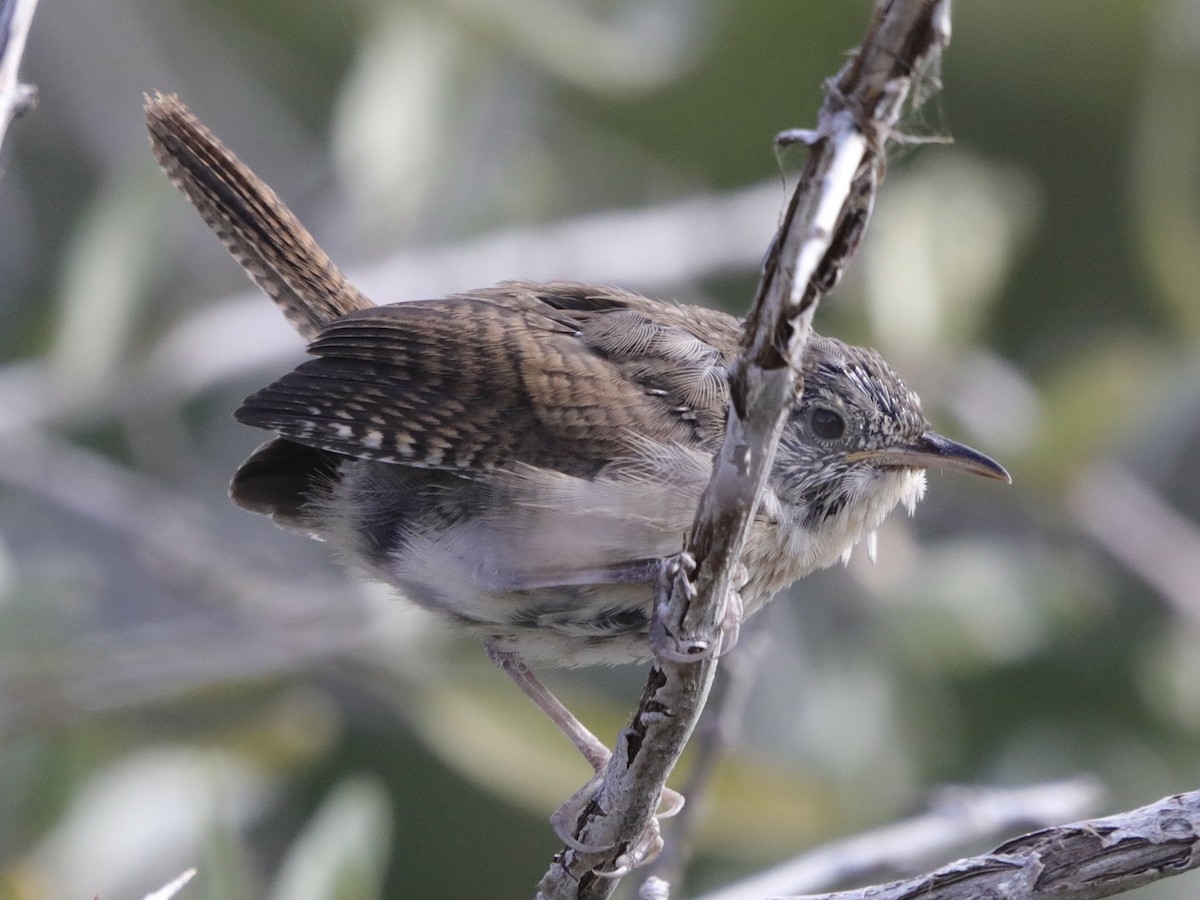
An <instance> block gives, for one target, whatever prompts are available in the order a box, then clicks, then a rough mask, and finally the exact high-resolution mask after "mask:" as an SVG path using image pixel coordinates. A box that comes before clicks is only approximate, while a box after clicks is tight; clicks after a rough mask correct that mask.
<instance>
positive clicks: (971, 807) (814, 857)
mask: <svg viewBox="0 0 1200 900" xmlns="http://www.w3.org/2000/svg"><path fill="white" fill-rule="evenodd" d="M1103 794H1104V791H1103V789H1102V788H1101V787H1100V785H1099V784H1098V783H1097V782H1096V781H1095V780H1094V779H1092V778H1089V777H1086V776H1079V777H1076V778H1071V779H1068V780H1066V781H1057V782H1049V783H1043V784H1033V785H1027V786H1023V787H1012V788H996V787H947V788H942V789H941V790H939V791H937V792H935V794H934V795H933V798H932V802H931V803H930V806H929V808H928V809H927V810H926V811H925V812H923V813H921V814H919V815H916V816H913V817H912V818H909V819H905V820H903V821H900V822H895V823H892V824H890V825H884V826H882V827H880V828H874V829H872V830H870V831H865V832H862V833H861V834H855V835H851V836H849V837H845V838H841V839H839V840H835V841H832V842H830V843H828V844H825V845H823V846H820V847H816V848H814V849H812V850H809V851H807V852H805V853H802V854H801V855H799V856H797V857H795V858H794V859H790V860H788V861H787V862H784V863H780V864H779V865H777V866H773V867H772V868H770V869H767V870H765V871H763V872H759V873H757V874H755V875H752V876H750V877H748V878H745V879H743V880H741V881H738V882H736V883H734V884H731V885H728V886H727V887H724V888H721V889H720V890H717V891H714V892H712V893H710V894H705V895H704V896H703V897H700V898H698V900H763V898H764V897H777V896H779V895H780V894H792V893H795V892H796V891H815V890H825V889H828V888H831V887H836V886H837V885H840V884H853V883H855V882H862V881H868V880H870V879H872V878H879V877H884V876H886V875H905V874H911V873H913V872H920V871H921V870H922V869H924V868H925V867H926V866H930V865H935V864H937V863H938V862H940V861H941V860H944V859H945V858H946V857H947V856H950V855H951V854H953V853H956V852H964V851H966V850H968V849H971V847H972V845H974V847H978V846H979V845H980V844H981V843H983V842H984V841H993V840H997V839H1000V838H1002V837H1004V836H1005V835H1008V834H1012V833H1013V832H1014V831H1019V830H1021V829H1025V828H1040V827H1046V826H1051V825H1055V824H1057V823H1059V822H1061V821H1063V819H1070V818H1073V817H1075V816H1080V815H1084V814H1086V813H1088V812H1091V811H1092V810H1094V809H1096V808H1097V807H1098V806H1099V805H1100V801H1101V798H1102V796H1103Z"/></svg>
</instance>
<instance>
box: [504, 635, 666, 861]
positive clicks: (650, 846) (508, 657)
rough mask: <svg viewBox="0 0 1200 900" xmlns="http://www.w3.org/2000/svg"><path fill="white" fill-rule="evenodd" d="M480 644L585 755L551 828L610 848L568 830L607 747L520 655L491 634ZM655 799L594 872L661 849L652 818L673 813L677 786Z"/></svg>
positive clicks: (589, 849)
mask: <svg viewBox="0 0 1200 900" xmlns="http://www.w3.org/2000/svg"><path fill="white" fill-rule="evenodd" d="M484 647H485V648H486V649H487V655H488V658H489V659H490V660H491V661H492V662H493V663H495V664H496V667H497V668H498V669H500V671H501V672H503V673H504V674H505V675H507V676H508V677H509V679H510V680H511V681H512V682H513V684H515V685H516V686H517V687H519V688H520V689H521V692H522V693H523V694H525V696H526V697H528V698H529V699H530V700H532V701H533V702H534V703H536V704H537V707H538V709H540V710H541V711H542V712H544V713H545V714H546V715H547V716H548V717H549V718H550V721H551V722H553V723H554V724H555V725H556V726H557V727H558V730H559V731H561V732H562V733H563V734H565V735H566V736H567V738H568V739H569V740H570V741H571V743H572V744H574V745H575V748H576V749H577V750H578V751H579V752H580V753H582V754H583V758H584V759H586V760H587V761H588V764H589V765H590V766H591V767H592V770H593V771H594V772H595V775H594V776H593V777H592V779H591V780H590V781H588V783H587V784H585V785H584V786H583V787H582V788H580V789H579V790H578V791H576V792H575V794H574V795H572V796H571V797H570V799H568V800H567V802H566V803H564V804H563V805H562V806H560V807H559V808H558V809H557V810H555V811H554V813H553V815H551V816H550V824H551V826H552V827H553V828H554V833H555V834H556V835H557V836H558V837H559V838H560V839H561V840H562V842H563V843H564V844H566V845H567V846H568V847H570V848H571V849H572V850H575V851H577V852H579V853H603V852H605V851H606V850H610V849H611V846H608V845H605V846H601V845H596V844H586V843H584V842H582V841H580V840H577V839H576V838H575V835H574V834H573V833H572V832H573V830H574V827H573V826H574V824H575V823H576V822H577V821H578V820H579V815H580V813H581V812H582V811H583V808H584V806H585V805H586V804H587V803H588V801H590V800H591V799H592V795H593V794H595V792H596V788H597V787H599V785H600V780H601V778H602V777H603V775H604V770H605V768H606V767H607V766H608V760H609V758H610V757H611V756H612V752H611V751H610V750H609V749H608V748H607V747H606V746H604V744H603V742H601V740H600V739H599V738H598V737H596V736H595V735H594V734H592V733H591V731H589V730H588V728H587V726H586V725H584V724H583V723H582V722H580V721H579V719H578V718H576V717H575V714H574V713H573V712H571V711H570V710H569V709H567V707H566V706H564V705H563V702H562V701H561V700H559V699H558V698H557V697H555V696H554V694H553V692H551V690H550V689H549V688H548V687H546V686H545V685H544V684H542V682H541V679H539V678H538V677H537V676H536V675H534V674H533V671H532V670H531V669H530V668H529V666H527V665H525V661H524V660H523V659H521V657H520V656H518V655H517V654H516V653H514V652H512V651H511V650H501V649H500V648H499V647H497V646H496V644H495V642H494V641H491V640H487V641H484ZM661 802H662V803H663V804H665V807H666V808H665V809H664V810H663V811H662V812H660V813H659V814H658V816H656V817H655V818H653V819H651V821H650V824H649V825H647V826H646V830H645V831H644V832H643V833H642V834H641V835H640V836H639V837H638V839H637V840H636V841H634V842H633V844H632V845H631V846H630V849H629V850H628V851H626V852H625V853H624V854H622V856H621V860H620V861H619V862H618V869H617V870H614V872H609V873H605V872H597V873H596V874H598V875H610V876H613V877H620V876H621V875H625V874H627V872H628V871H629V870H631V869H633V868H636V867H637V866H639V865H642V864H643V863H646V862H649V861H650V860H652V859H654V857H656V856H657V855H658V853H659V851H660V850H661V849H662V835H661V831H660V828H659V825H658V819H659V818H664V819H665V818H669V817H671V816H673V815H675V814H677V813H678V812H679V811H680V810H681V809H683V803H684V799H683V795H682V794H680V793H679V792H678V791H673V790H671V789H670V788H664V789H663V793H662V799H661Z"/></svg>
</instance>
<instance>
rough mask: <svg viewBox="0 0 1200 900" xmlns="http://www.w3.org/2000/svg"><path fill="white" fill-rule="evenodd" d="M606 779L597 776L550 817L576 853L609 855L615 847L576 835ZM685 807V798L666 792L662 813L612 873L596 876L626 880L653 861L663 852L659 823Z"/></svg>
mask: <svg viewBox="0 0 1200 900" xmlns="http://www.w3.org/2000/svg"><path fill="white" fill-rule="evenodd" d="M603 777H604V773H603V770H601V771H600V772H597V773H596V775H595V777H593V778H592V779H591V780H590V781H589V782H588V783H587V784H585V785H584V786H583V787H581V788H580V789H579V790H578V791H576V792H575V793H574V794H573V795H572V796H571V797H570V799H568V800H567V802H566V803H564V804H563V805H562V806H560V807H559V808H558V809H556V810H555V811H554V814H553V815H552V816H550V825H551V827H552V828H553V829H554V833H555V834H556V835H557V836H558V838H559V839H560V840H561V841H562V842H563V843H564V844H566V845H567V847H569V848H570V849H572V850H574V851H576V852H577V853H584V854H588V855H591V854H599V853H607V852H608V851H609V850H611V849H612V848H613V847H614V846H615V844H613V843H589V842H588V841H582V840H580V839H579V838H577V837H575V833H574V832H575V828H576V827H577V826H578V823H579V820H580V818H581V817H582V816H583V815H584V813H585V812H586V810H587V806H588V804H589V803H591V801H592V799H593V797H594V796H595V793H596V791H597V790H598V789H599V787H600V782H601V781H602V780H603ZM683 804H684V796H683V794H681V793H679V792H678V791H673V790H671V789H670V788H663V792H662V795H661V796H660V798H659V807H660V810H659V812H657V813H655V814H654V815H653V816H651V817H650V821H649V822H647V823H646V827H645V828H644V829H643V830H642V833H641V834H640V835H638V836H637V838H636V839H634V840H633V841H631V842H630V843H629V844H628V846H627V847H626V849H625V850H624V851H623V852H622V853H621V854H620V855H619V856H617V858H616V859H615V860H614V861H613V867H612V868H611V869H594V870H593V872H594V873H595V874H596V875H599V876H600V877H601V878H623V877H624V876H626V875H628V874H629V873H630V872H632V871H633V870H634V869H636V868H638V867H639V866H643V865H645V864H646V863H648V862H651V861H653V860H654V859H655V858H656V857H657V856H658V854H659V853H661V852H662V849H663V838H662V826H661V825H660V824H659V820H660V819H669V818H670V817H671V816H674V815H677V814H678V813H679V811H680V810H681V809H683Z"/></svg>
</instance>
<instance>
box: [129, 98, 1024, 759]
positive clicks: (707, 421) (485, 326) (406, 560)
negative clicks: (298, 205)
mask: <svg viewBox="0 0 1200 900" xmlns="http://www.w3.org/2000/svg"><path fill="white" fill-rule="evenodd" d="M147 113H148V121H149V129H150V135H151V142H152V144H153V147H154V152H155V155H156V156H157V158H158V161H159V163H160V164H161V165H162V167H163V169H164V170H165V171H166V173H167V175H168V176H169V177H170V178H171V180H172V181H173V182H174V183H175V184H176V186H177V187H179V188H180V190H182V191H183V192H184V193H185V194H186V195H187V197H188V198H189V199H190V200H191V202H192V203H193V204H194V205H195V206H196V207H197V209H199V210H200V212H201V214H202V215H203V216H204V219H205V221H207V222H208V224H209V225H210V226H211V227H212V228H213V230H214V231H216V233H217V234H218V235H219V236H220V238H221V239H222V240H223V241H224V242H225V244H226V246H227V247H228V248H229V250H230V252H231V253H232V254H233V255H234V257H235V258H236V259H237V260H238V262H239V263H241V264H242V266H243V267H244V268H245V269H246V271H247V273H248V274H249V275H250V277H251V278H253V279H254V281H256V282H257V283H258V284H259V286H260V287H262V288H263V290H265V291H266V293H267V294H269V295H270V296H271V297H272V298H273V299H274V300H275V301H276V302H277V303H278V304H279V306H280V307H281V308H282V310H283V312H284V314H285V315H286V316H287V318H288V320H289V321H290V322H291V323H292V325H293V326H295V328H296V329H297V330H298V331H299V332H300V334H301V335H303V336H304V337H305V338H307V339H309V340H310V341H311V343H310V344H309V346H308V352H309V353H310V354H311V355H312V358H311V359H310V360H308V361H307V362H304V363H302V364H301V365H299V366H298V367H297V368H296V369H294V370H293V371H292V372H290V373H288V374H287V375H284V376H283V377H282V378H280V379H278V380H277V381H275V382H274V383H273V384H271V385H270V386H268V387H266V388H263V389H262V390H260V391H258V392H257V393H255V394H253V395H252V396H251V397H249V398H247V400H246V401H245V403H244V404H243V405H242V406H241V408H240V409H238V411H237V413H236V417H237V419H238V421H240V422H243V423H245V424H247V425H252V426H255V427H258V428H262V429H265V430H267V431H270V432H273V433H274V434H275V437H274V438H273V439H272V440H270V441H268V442H267V443H266V444H264V445H262V446H261V447H259V448H258V450H256V451H255V452H254V453H253V455H251V457H250V458H249V459H248V460H247V461H246V462H245V463H244V464H243V465H242V466H241V468H240V469H239V470H238V472H237V474H236V475H235V477H234V479H233V484H232V488H231V495H232V497H233V501H234V502H235V503H236V504H238V505H239V506H242V507H244V508H246V509H249V510H252V511H254V512H259V513H264V514H266V515H269V516H271V518H272V519H274V521H275V522H276V523H277V524H279V525H281V526H283V527H285V528H288V529H292V530H295V531H298V532H301V533H304V534H307V535H310V536H312V537H315V538H318V539H321V540H324V541H326V542H328V543H329V544H330V545H331V546H332V547H333V548H334V549H335V551H336V552H337V553H338V554H339V555H340V556H342V557H344V558H345V559H347V560H348V561H350V562H351V563H353V564H354V565H356V566H357V567H359V568H361V569H363V570H365V571H366V572H367V573H369V575H370V576H371V577H373V578H376V579H378V580H380V581H383V582H386V583H387V584H390V585H393V586H395V587H396V588H398V589H399V590H400V592H401V593H403V595H404V596H406V597H408V598H409V599H410V600H412V601H413V602H415V603H418V604H420V605H421V606H424V607H426V608H429V609H432V610H434V611H436V612H438V613H441V614H443V615H445V616H447V617H449V618H450V619H452V620H454V621H456V622H458V623H460V624H462V625H464V626H466V627H467V628H469V629H470V630H472V631H474V632H476V633H477V634H479V635H480V636H481V637H482V638H483V639H484V640H485V642H486V643H487V645H488V647H489V650H490V652H491V654H492V656H493V658H494V659H495V660H496V661H497V662H498V663H499V664H500V665H501V667H502V668H504V669H505V671H506V672H507V673H508V674H509V675H510V676H511V677H513V678H514V680H516V681H517V682H518V684H520V685H521V686H522V688H523V689H524V690H525V691H526V692H527V693H529V694H530V696H532V697H534V699H535V700H536V701H537V702H538V703H539V705H541V706H542V707H543V709H545V710H546V711H547V712H548V713H549V714H550V715H551V717H552V718H554V719H555V721H556V722H557V724H559V726H560V727H562V728H563V729H564V731H566V732H567V733H568V736H570V737H571V738H572V740H574V741H575V743H576V744H577V746H579V747H580V749H581V750H583V752H584V753H585V755H587V756H588V758H589V759H590V760H591V761H592V763H593V765H597V766H599V765H601V764H602V763H603V760H604V758H605V757H606V755H607V751H606V750H604V748H603V746H602V745H600V744H599V742H598V741H596V739H595V738H594V737H592V736H591V735H590V734H589V733H587V732H586V729H583V727H582V726H581V725H579V724H578V722H576V721H575V720H574V718H573V717H571V716H570V714H569V713H568V712H566V710H565V709H564V708H563V707H562V706H561V704H558V702H557V700H555V699H554V698H553V696H552V695H550V694H549V692H548V691H546V690H545V689H544V688H542V687H541V685H540V683H538V682H537V681H536V679H535V678H534V677H533V675H532V673H530V672H529V671H528V669H527V668H525V666H524V664H523V663H522V662H521V659H522V658H524V659H530V660H540V661H544V662H549V663H555V664H565V665H583V664H591V663H620V662H629V661H634V660H640V659H647V658H649V657H650V656H651V655H652V652H653V651H652V647H651V644H650V641H649V640H648V631H649V625H650V615H651V609H652V605H653V596H654V585H655V582H656V580H657V578H658V573H659V571H660V569H661V566H662V562H661V561H662V560H663V559H664V558H668V557H671V556H672V555H674V554H676V553H678V551H679V549H680V544H681V540H682V536H683V535H684V534H685V533H686V532H687V531H688V529H689V527H690V525H691V523H692V519H693V517H694V515H695V512H696V507H697V504H698V501H699V497H700V494H701V492H702V491H703V490H704V487H705V485H706V484H707V482H708V480H709V474H710V471H711V464H712V457H713V454H714V453H715V452H716V451H717V450H718V448H719V446H720V443H721V440H722V437H723V434H724V429H725V417H726V408H727V406H728V399H729V398H728V386H727V369H728V366H729V364H730V363H731V362H732V361H733V359H734V358H735V356H736V355H737V353H738V348H739V342H740V339H741V336H742V325H741V323H740V322H739V321H738V320H737V319H735V318H733V317H732V316H729V315H726V314H724V313H721V312H716V311H713V310H709V309H702V308H698V307H692V306H679V305H675V304H671V303H664V302H660V301H657V300H651V299H648V298H646V297H642V296H639V295H637V294H633V293H629V292H627V291H623V290H620V289H617V288H613V287H602V286H596V285H586V284H575V283H568V282H554V283H549V284H535V283H529V282H520V281H510V282H504V283H502V284H499V285H497V286H495V287H491V288H484V289H481V290H475V291H469V292H467V293H463V294H455V295H453V296H450V297H445V298H442V299H438V300H426V301H416V302H405V303H395V304H390V305H387V306H375V305H374V304H373V303H372V302H371V301H370V300H368V299H367V298H366V297H364V296H363V295H362V294H361V293H359V292H358V291H357V290H356V289H355V288H354V287H353V286H352V285H350V284H349V283H348V282H347V281H346V279H345V278H344V277H343V276H342V274H341V273H340V272H339V271H338V269H337V268H336V267H335V266H334V265H333V263H332V262H331V261H330V260H329V258H328V257H327V256H326V255H325V254H324V253H323V252H322V251H321V249H320V248H319V247H318V246H317V244H316V242H315V241H314V240H313V239H312V237H311V236H310V235H309V234H308V232H306V231H305V230H304V228H303V227H302V226H301V225H300V223H299V222H298V221H297V220H296V218H295V217H294V216H293V215H292V214H291V212H290V211H289V210H288V209H287V208H286V207H285V206H284V205H283V204H282V203H281V202H280V201H279V199H278V198H277V197H276V196H275V194H274V193H273V192H272V191H271V190H270V188H268V187H267V186H266V185H265V184H263V183H262V182H261V181H260V180H259V179H258V178H257V177H256V176H255V175H254V174H253V173H252V172H250V171H249V170H248V169H247V168H246V167H245V166H244V165H242V164H241V163H240V162H239V161H238V160H237V159H236V157H234V156H233V155H232V154H231V153H230V152H229V151H228V150H226V149H225V148H224V147H223V146H222V145H221V144H220V142H219V141H217V139H216V138H215V137H213V136H212V135H211V134H210V133H209V132H208V131H207V129H205V127H204V126H203V125H202V124H201V123H200V122H199V121H198V120H197V119H196V118H195V117H194V116H193V115H192V114H191V113H190V112H189V111H188V110H187V109H186V107H184V106H183V105H182V104H181V103H180V102H179V101H178V100H177V99H176V98H174V97H164V96H156V97H154V98H152V99H149V100H148V103H147ZM803 375H804V390H803V395H802V396H801V397H800V398H799V400H797V402H796V404H795V406H794V407H793V409H792V411H791V413H790V415H789V417H788V420H787V425H786V428H785V430H784V432H783V436H782V438H781V441H780V444H779V449H778V452H777V454H776V456H775V461H774V466H773V468H772V471H771V473H770V476H769V479H768V483H767V487H766V492H765V495H764V497H763V500H762V504H761V507H760V508H759V510H758V512H757V515H756V517H755V520H754V524H753V527H752V530H751V532H750V536H749V539H748V541H747V544H746V550H745V555H744V557H743V560H742V562H743V564H744V566H745V569H746V576H747V578H746V581H745V584H744V585H743V587H742V590H741V599H742V603H743V608H744V612H745V614H747V615H748V614H751V613H753V612H755V611H756V610H758V609H759V608H760V607H761V606H762V605H763V604H764V603H766V602H767V601H768V600H770V599H771V598H772V597H773V596H774V595H775V594H776V593H777V592H778V591H779V590H780V589H781V588H783V587H786V586H787V585H788V584H790V583H791V582H793V581H795V580H796V579H797V578H799V577H800V576H802V575H805V574H807V573H809V572H812V571H813V570H815V569H819V568H822V567H824V566H828V565H830V564H831V563H833V562H834V561H835V560H837V559H839V558H841V557H845V556H848V554H849V553H850V551H851V549H852V548H853V547H854V545H855V544H856V543H857V542H858V541H859V540H861V539H864V538H865V539H866V540H867V542H868V547H869V548H870V552H871V554H872V556H873V555H874V533H875V529H876V528H877V527H878V526H879V525H880V523H881V522H882V521H883V520H884V518H885V517H886V516H887V514H888V513H889V512H890V511H891V510H892V509H893V508H894V507H895V506H896V505H897V504H899V503H903V504H904V505H906V506H907V508H908V509H909V511H910V512H911V511H912V509H913V507H914V506H915V504H916V503H917V501H918V500H919V499H920V498H921V496H922V494H923V492H924V489H925V474H924V470H925V469H926V468H927V467H931V466H932V467H937V468H941V469H946V470H951V471H958V472H968V473H973V474H977V475H984V476H987V477H991V478H998V479H1003V480H1008V474H1007V473H1006V472H1005V471H1004V469H1003V468H1002V467H1001V466H1000V465H999V464H997V463H995V462H993V461H992V460H991V459H989V458H988V457H986V456H984V455H982V454H980V453H978V452H976V451H975V450H972V449H970V448H968V447H965V446H963V445H962V444H958V443H955V442H954V441H951V440H948V439H947V438H944V437H942V436H940V435H938V434H936V433H935V432H934V431H933V430H932V429H931V427H930V424H929V422H928V420H927V419H926V418H925V415H924V414H923V413H922V411H921V405H920V402H919V401H918V399H917V396H916V395H915V394H914V393H912V392H911V391H909V390H908V389H907V388H906V387H905V386H904V384H903V383H902V382H901V381H900V379H899V378H898V377H897V376H896V375H895V374H894V373H893V372H892V370H891V369H890V368H889V367H888V365H887V363H885V362H884V360H883V359H882V358H881V357H880V356H879V354H877V353H876V352H874V351H873V350H868V349H864V348H861V347H853V346H849V345H847V344H844V343H842V342H841V341H838V340H834V339H832V338H825V337H818V336H815V335H814V336H813V337H812V339H811V341H810V342H809V344H808V348H807V353H806V355H805V363H804V372H803Z"/></svg>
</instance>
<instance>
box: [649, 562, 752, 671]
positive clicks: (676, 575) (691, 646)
mask: <svg viewBox="0 0 1200 900" xmlns="http://www.w3.org/2000/svg"><path fill="white" fill-rule="evenodd" d="M695 573H696V558H695V557H694V556H692V555H691V554H690V553H687V552H684V553H679V554H676V555H675V556H673V557H671V558H670V559H669V560H668V561H667V562H666V564H665V566H664V567H663V574H662V577H663V578H665V579H667V580H668V581H670V582H672V583H673V587H672V593H675V592H678V591H683V592H684V593H683V596H684V598H685V599H686V600H687V601H688V602H689V603H690V602H691V601H692V600H694V599H696V593H697V592H696V585H695V584H694V583H693V582H692V576H693V575H694V574H695ZM749 579H750V575H749V572H748V571H747V569H746V567H745V566H744V565H743V564H742V563H740V562H739V563H737V568H736V569H735V570H734V572H733V583H732V585H731V587H730V590H729V593H728V594H727V595H726V597H725V605H724V609H723V610H722V612H721V621H720V625H719V631H718V633H717V634H716V635H715V636H712V637H709V636H706V635H696V636H693V637H680V636H679V634H678V632H679V631H680V630H681V629H680V625H681V623H679V622H677V621H676V622H670V623H668V622H667V621H666V617H667V612H668V611H669V610H670V607H669V606H662V605H660V606H658V607H657V608H656V609H655V611H654V617H653V621H652V622H651V624H650V647H651V649H652V650H653V651H654V655H655V656H656V657H657V658H658V659H661V660H664V661H666V662H673V663H692V662H698V661H700V660H702V659H707V658H708V657H710V656H714V655H715V656H724V655H725V654H726V653H728V652H729V651H730V650H732V649H733V647H734V645H735V644H737V641H738V635H739V633H740V631H741V626H742V615H743V611H744V609H743V604H742V595H741V593H740V592H741V589H742V588H743V587H745V585H746V582H747V581H749Z"/></svg>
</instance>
